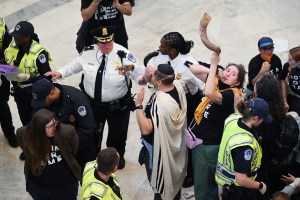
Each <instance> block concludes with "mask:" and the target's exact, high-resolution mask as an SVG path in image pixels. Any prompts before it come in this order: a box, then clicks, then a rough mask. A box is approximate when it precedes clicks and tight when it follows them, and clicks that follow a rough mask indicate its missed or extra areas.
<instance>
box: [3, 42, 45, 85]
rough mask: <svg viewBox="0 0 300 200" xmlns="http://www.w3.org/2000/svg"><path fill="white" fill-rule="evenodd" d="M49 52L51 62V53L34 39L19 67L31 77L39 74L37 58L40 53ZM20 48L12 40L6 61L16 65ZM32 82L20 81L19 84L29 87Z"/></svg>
mask: <svg viewBox="0 0 300 200" xmlns="http://www.w3.org/2000/svg"><path fill="white" fill-rule="evenodd" d="M44 50H45V52H46V53H47V54H48V59H49V62H50V61H51V57H50V54H49V53H48V51H47V50H46V49H44V48H43V47H42V46H41V45H40V44H39V43H37V42H36V41H34V40H33V41H32V44H31V46H30V49H29V53H28V54H27V53H25V54H24V56H23V58H22V59H21V61H20V64H19V66H18V67H19V69H20V71H21V72H22V73H25V74H29V75H30V77H33V76H38V75H39V72H38V67H37V65H36V60H37V59H38V56H39V54H40V53H41V52H42V51H44ZM18 52H19V49H18V48H17V46H16V43H15V41H14V40H12V41H11V43H10V45H9V47H8V48H7V49H6V50H5V52H4V57H5V61H6V63H7V64H8V65H13V66H14V61H15V60H16V58H17V55H18ZM30 85H32V84H27V85H23V84H22V83H21V82H19V83H18V86H19V87H21V88H24V87H28V86H30Z"/></svg>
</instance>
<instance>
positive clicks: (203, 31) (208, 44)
mask: <svg viewBox="0 0 300 200" xmlns="http://www.w3.org/2000/svg"><path fill="white" fill-rule="evenodd" d="M210 20H211V17H210V16H209V14H207V13H204V15H203V17H202V18H201V20H200V26H199V33H200V38H201V40H202V42H203V44H204V45H205V46H206V47H207V48H208V49H210V50H212V51H214V52H216V53H218V54H219V53H221V48H220V47H219V46H217V45H215V44H213V43H212V42H211V41H209V39H208V37H207V33H206V29H207V26H208V24H209V22H210Z"/></svg>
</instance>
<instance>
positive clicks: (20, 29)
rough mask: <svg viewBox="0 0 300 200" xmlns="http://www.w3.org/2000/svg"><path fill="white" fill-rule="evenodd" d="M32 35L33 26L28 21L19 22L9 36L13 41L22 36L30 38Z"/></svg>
mask: <svg viewBox="0 0 300 200" xmlns="http://www.w3.org/2000/svg"><path fill="white" fill-rule="evenodd" d="M33 33H34V27H33V25H32V24H31V23H30V22H28V21H20V22H19V23H17V25H16V26H15V29H14V31H13V32H12V33H10V35H11V36H12V37H14V38H15V39H20V38H22V37H24V36H30V35H33Z"/></svg>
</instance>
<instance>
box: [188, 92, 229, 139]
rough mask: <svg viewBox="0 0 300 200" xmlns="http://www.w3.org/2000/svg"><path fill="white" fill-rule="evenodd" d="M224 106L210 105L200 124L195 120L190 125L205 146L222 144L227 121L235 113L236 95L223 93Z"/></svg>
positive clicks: (213, 103)
mask: <svg viewBox="0 0 300 200" xmlns="http://www.w3.org/2000/svg"><path fill="white" fill-rule="evenodd" d="M221 94H222V97H223V98H222V105H219V104H217V103H215V102H212V103H210V104H209V105H208V106H207V107H206V109H205V111H204V113H203V118H202V120H201V122H200V124H198V125H197V124H196V125H195V120H193V121H192V123H191V124H190V128H191V130H192V132H193V133H194V134H195V135H196V137H197V138H200V139H202V140H203V144H205V145H218V144H220V142H221V139H222V134H223V128H224V122H225V119H226V118H227V117H228V116H229V115H230V114H232V113H233V112H234V108H233V106H234V93H233V91H232V90H226V91H223V92H221Z"/></svg>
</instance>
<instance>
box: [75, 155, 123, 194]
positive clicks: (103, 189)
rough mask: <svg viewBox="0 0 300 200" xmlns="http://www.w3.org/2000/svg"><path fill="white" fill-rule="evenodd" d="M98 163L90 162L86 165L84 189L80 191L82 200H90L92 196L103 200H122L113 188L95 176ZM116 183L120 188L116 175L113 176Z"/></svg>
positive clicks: (83, 180) (83, 179)
mask: <svg viewBox="0 0 300 200" xmlns="http://www.w3.org/2000/svg"><path fill="white" fill-rule="evenodd" d="M96 166H97V162H96V161H92V162H88V163H87V164H86V165H85V168H84V172H83V178H82V187H81V190H80V200H86V199H90V198H91V197H92V196H94V197H96V198H98V199H101V200H121V198H120V197H119V196H118V195H116V194H115V193H114V191H113V190H112V189H111V187H110V186H109V185H107V184H105V183H103V182H102V181H100V180H98V179H96V178H95V176H94V172H95V170H96ZM111 176H112V178H113V180H114V183H115V184H116V185H117V186H118V187H119V183H118V181H117V179H116V175H115V174H112V175H111Z"/></svg>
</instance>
